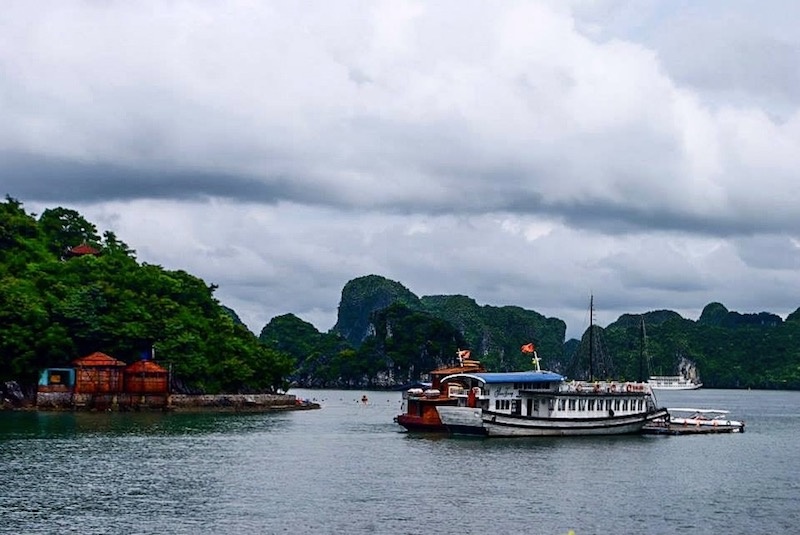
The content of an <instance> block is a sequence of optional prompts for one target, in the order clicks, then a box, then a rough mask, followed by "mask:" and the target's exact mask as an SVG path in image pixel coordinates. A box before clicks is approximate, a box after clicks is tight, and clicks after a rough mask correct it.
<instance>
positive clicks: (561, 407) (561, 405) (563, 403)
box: [558, 398, 567, 411]
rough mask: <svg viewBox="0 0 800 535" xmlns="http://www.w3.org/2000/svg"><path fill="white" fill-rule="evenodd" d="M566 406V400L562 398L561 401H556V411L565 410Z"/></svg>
mask: <svg viewBox="0 0 800 535" xmlns="http://www.w3.org/2000/svg"><path fill="white" fill-rule="evenodd" d="M566 406H567V400H566V399H563V398H562V399H559V400H558V410H560V411H563V410H564V409H565V408H566Z"/></svg>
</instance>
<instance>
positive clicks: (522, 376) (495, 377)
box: [442, 370, 564, 384]
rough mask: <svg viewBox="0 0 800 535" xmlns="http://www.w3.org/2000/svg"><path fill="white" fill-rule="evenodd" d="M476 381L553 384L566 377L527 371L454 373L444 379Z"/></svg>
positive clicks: (487, 382)
mask: <svg viewBox="0 0 800 535" xmlns="http://www.w3.org/2000/svg"><path fill="white" fill-rule="evenodd" d="M459 378H465V379H474V380H476V381H479V382H481V383H484V384H505V383H551V382H561V381H563V380H564V377H563V376H561V375H559V374H557V373H555V372H547V371H533V370H532V371H527V372H505V373H502V372H498V373H454V374H453V375H448V376H447V377H445V378H443V379H442V382H445V381H450V380H452V379H459Z"/></svg>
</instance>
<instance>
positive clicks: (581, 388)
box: [575, 383, 583, 392]
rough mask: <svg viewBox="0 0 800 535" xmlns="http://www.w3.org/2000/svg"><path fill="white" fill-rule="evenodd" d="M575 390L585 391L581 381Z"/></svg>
mask: <svg viewBox="0 0 800 535" xmlns="http://www.w3.org/2000/svg"><path fill="white" fill-rule="evenodd" d="M575 391H576V392H582V391H583V387H582V386H581V384H580V383H578V386H576V387H575Z"/></svg>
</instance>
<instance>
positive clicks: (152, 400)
mask: <svg viewBox="0 0 800 535" xmlns="http://www.w3.org/2000/svg"><path fill="white" fill-rule="evenodd" d="M319 408H320V406H319V404H317V403H311V402H309V401H307V400H304V399H300V398H298V397H297V396H294V395H292V394H215V395H212V394H167V395H132V394H75V393H72V392H52V393H39V394H38V395H36V394H33V395H26V394H25V393H24V392H23V390H22V389H21V388H20V387H19V385H18V384H17V383H16V382H13V381H9V382H6V383H0V410H43V411H70V410H72V411H97V410H103V411H106V410H108V411H142V410H145V411H147V410H154V411H176V412H183V411H186V412H188V411H221V412H269V411H290V410H292V411H294V410H310V409H319Z"/></svg>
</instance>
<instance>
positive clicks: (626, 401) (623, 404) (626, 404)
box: [622, 399, 628, 411]
mask: <svg viewBox="0 0 800 535" xmlns="http://www.w3.org/2000/svg"><path fill="white" fill-rule="evenodd" d="M622 410H624V411H626V410H628V400H627V399H623V400H622Z"/></svg>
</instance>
